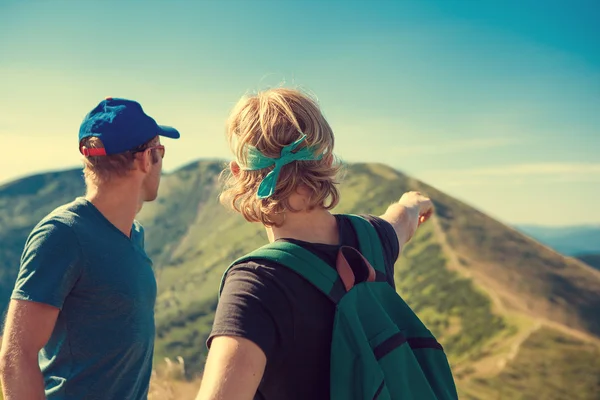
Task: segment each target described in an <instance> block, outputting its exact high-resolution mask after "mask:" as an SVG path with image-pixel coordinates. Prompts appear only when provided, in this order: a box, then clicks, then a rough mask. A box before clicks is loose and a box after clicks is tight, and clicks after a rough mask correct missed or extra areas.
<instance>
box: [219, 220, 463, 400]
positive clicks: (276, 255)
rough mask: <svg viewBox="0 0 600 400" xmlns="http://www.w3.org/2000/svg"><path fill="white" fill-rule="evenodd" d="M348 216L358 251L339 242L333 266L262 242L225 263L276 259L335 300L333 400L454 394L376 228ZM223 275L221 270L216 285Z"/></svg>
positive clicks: (415, 399)
mask: <svg viewBox="0 0 600 400" xmlns="http://www.w3.org/2000/svg"><path fill="white" fill-rule="evenodd" d="M346 217H347V218H350V221H351V222H352V225H353V227H354V230H355V231H356V233H357V236H358V239H359V247H360V253H359V251H358V250H357V249H354V248H352V247H348V246H342V247H341V249H340V251H339V253H338V258H337V272H336V270H334V269H333V268H331V267H330V266H329V265H327V264H326V263H325V262H324V261H323V260H321V259H320V258H319V257H318V256H316V255H314V254H313V253H311V252H310V251H308V250H305V249H304V248H302V247H300V246H297V245H295V244H293V243H288V242H274V243H270V244H267V245H265V246H263V247H261V248H259V249H257V250H255V251H253V252H251V253H249V254H247V255H245V256H243V257H242V258H240V259H238V260H236V261H235V262H234V263H233V264H232V265H231V266H233V265H235V264H238V263H241V262H247V261H250V260H254V261H260V260H269V261H274V262H276V263H278V264H280V265H282V266H285V267H287V268H290V269H292V270H293V271H295V272H296V273H298V274H300V275H301V276H302V277H304V278H305V279H306V280H308V281H309V282H310V283H312V284H313V285H314V286H316V287H317V288H318V289H319V290H320V291H321V292H323V293H324V294H325V295H326V296H327V297H329V299H331V301H333V302H334V303H335V304H336V313H335V319H334V326H333V336H332V341H331V357H330V368H331V377H330V386H331V389H330V398H331V399H332V400H353V399H356V400H373V399H378V400H388V399H394V400H395V399H398V400H429V399H432V400H434V399H435V400H441V399H444V400H446V399H458V395H457V392H456V387H455V384H454V379H453V377H452V372H451V370H450V366H449V364H448V360H447V358H446V355H445V353H444V350H443V349H442V346H441V345H440V344H439V343H438V342H437V340H436V339H435V337H434V336H433V335H432V334H431V332H430V331H429V330H428V329H427V328H426V327H425V325H423V323H422V322H421V321H420V320H419V318H418V317H417V316H416V314H415V313H414V312H413V311H412V310H411V309H410V307H409V306H408V305H407V304H406V303H405V302H404V300H402V298H401V297H400V296H399V295H398V294H397V293H396V291H395V290H394V289H393V288H392V286H391V285H390V284H389V283H388V282H387V280H386V271H385V264H384V258H383V248H382V246H381V242H380V240H379V236H378V234H377V232H376V231H375V228H374V227H373V226H372V225H371V224H370V223H369V222H368V221H366V220H365V219H363V218H361V217H359V216H356V215H346ZM231 266H230V267H229V268H231ZM228 270H229V269H228ZM226 275H227V271H225V274H224V275H223V279H222V281H221V290H222V288H223V284H224V282H225V278H226ZM219 292H220V291H219Z"/></svg>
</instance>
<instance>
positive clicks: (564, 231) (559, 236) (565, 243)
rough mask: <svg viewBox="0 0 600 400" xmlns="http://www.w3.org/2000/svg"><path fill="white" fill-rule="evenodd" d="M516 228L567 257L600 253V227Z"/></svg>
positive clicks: (537, 226) (523, 226) (524, 226)
mask: <svg viewBox="0 0 600 400" xmlns="http://www.w3.org/2000/svg"><path fill="white" fill-rule="evenodd" d="M516 228H517V229H518V230H520V231H521V232H523V233H525V234H526V235H528V236H531V237H532V238H534V239H536V240H538V241H539V242H540V243H543V244H545V245H547V246H549V247H551V248H553V249H555V250H556V251H558V252H559V253H562V254H565V255H569V256H578V255H580V254H594V253H600V225H582V226H566V227H551V226H539V225H519V226H517V227H516Z"/></svg>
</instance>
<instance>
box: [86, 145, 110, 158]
mask: <svg viewBox="0 0 600 400" xmlns="http://www.w3.org/2000/svg"><path fill="white" fill-rule="evenodd" d="M81 154H83V155H84V156H85V157H98V156H105V155H106V149H104V148H91V149H88V148H87V147H85V146H83V147H82V148H81Z"/></svg>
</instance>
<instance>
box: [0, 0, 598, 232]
mask: <svg viewBox="0 0 600 400" xmlns="http://www.w3.org/2000/svg"><path fill="white" fill-rule="evenodd" d="M598 20H600V3H598V2H597V1H582V0H580V1H578V0H574V1H572V0H570V1H568V2H567V1H566V0H565V1H552V0H549V1H544V2H541V1H531V0H520V1H513V0H507V1H502V2H499V1H493V2H492V1H485V0H478V1H475V0H465V1H450V0H439V1H414V2H413V1H408V0H398V1H364V2H356V1H310V0H305V1H275V0H273V1H243V2H242V1H239V2H235V1H221V2H216V1H196V2H192V1H168V2H167V1H156V0H149V1H141V0H140V1H134V0H122V1H113V0H107V1H92V0H90V1H85V2H75V1H69V0H67V1H54V0H46V1H41V0H32V1H27V2H20V1H17V0H0V140H1V142H2V148H3V150H4V154H3V155H2V156H0V185H1V184H3V183H6V182H9V181H10V180H13V179H16V178H20V177H23V176H27V175H29V174H33V173H39V172H43V171H47V170H57V169H63V168H70V167H77V166H79V165H80V155H79V153H78V150H77V139H76V136H77V132H78V129H79V125H80V123H81V121H82V119H83V117H84V116H85V114H86V113H87V112H89V111H90V110H91V109H92V108H94V107H95V106H96V104H97V103H98V102H99V101H100V100H102V99H103V98H105V97H107V96H113V97H125V98H130V99H134V100H137V101H139V102H140V103H141V104H142V106H143V107H144V110H145V111H146V112H147V113H148V114H149V115H151V116H152V117H154V118H155V119H156V120H157V121H158V122H159V123H161V124H165V125H172V126H174V127H176V128H177V129H178V130H179V131H180V132H181V135H182V138H181V140H177V141H175V140H168V139H165V140H163V143H165V144H166V146H167V156H166V158H165V161H164V166H165V169H166V170H167V171H173V170H175V169H177V168H178V167H180V166H183V165H185V164H187V163H189V162H192V161H194V160H197V159H198V158H211V159H214V158H223V159H229V158H230V157H231V155H230V153H229V149H228V147H227V143H226V140H225V136H224V132H225V120H226V118H227V115H228V113H229V112H230V110H231V108H232V107H233V105H234V104H235V103H236V102H237V100H238V99H239V98H240V97H241V96H242V95H244V94H245V93H249V92H252V91H256V90H262V89H267V88H269V87H277V86H288V87H295V88H300V89H302V90H305V91H308V92H310V93H312V94H313V95H314V96H316V97H317V98H318V101H319V104H320V106H321V108H322V110H323V113H324V115H325V117H326V118H327V119H328V121H329V123H330V125H331V126H332V128H333V130H334V133H335V135H336V146H335V149H334V150H335V152H336V153H337V155H338V156H340V157H341V158H342V159H343V160H345V161H347V162H362V161H365V162H383V163H386V164H388V165H390V166H392V167H394V168H396V169H398V170H400V171H402V172H405V173H407V174H409V175H411V176H413V177H415V178H418V179H420V180H422V181H424V182H426V183H428V184H430V185H433V186H435V187H436V188H438V189H440V190H442V191H444V192H446V193H448V194H450V195H452V196H454V197H456V198H458V199H460V200H462V201H464V202H466V203H468V204H470V205H472V206H474V207H476V208H478V209H479V210H482V211H484V212H486V213H488V214H489V215H491V216H493V217H495V218H497V219H499V220H501V221H502V222H505V223H507V224H541V225H579V224H600V207H597V206H593V204H598V199H599V198H600V24H598V23H597V21H598Z"/></svg>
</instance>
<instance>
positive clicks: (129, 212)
mask: <svg viewBox="0 0 600 400" xmlns="http://www.w3.org/2000/svg"><path fill="white" fill-rule="evenodd" d="M132 186H133V185H132V184H131V182H127V181H124V180H123V181H116V182H114V181H111V182H110V183H109V184H100V185H97V186H93V185H90V186H88V190H87V193H86V195H85V198H86V200H88V201H89V202H91V203H92V204H93V205H94V206H95V207H96V208H97V209H98V211H100V213H101V214H102V215H104V217H105V218H106V219H107V220H108V221H109V222H110V223H112V224H113V225H114V226H116V227H117V229H119V230H120V231H121V232H123V233H124V234H125V235H126V236H127V237H130V235H131V227H132V225H133V221H134V219H135V216H136V214H137V213H138V212H139V211H140V209H141V208H142V204H143V202H142V201H141V200H140V199H141V193H140V191H139V190H135V189H132Z"/></svg>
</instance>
